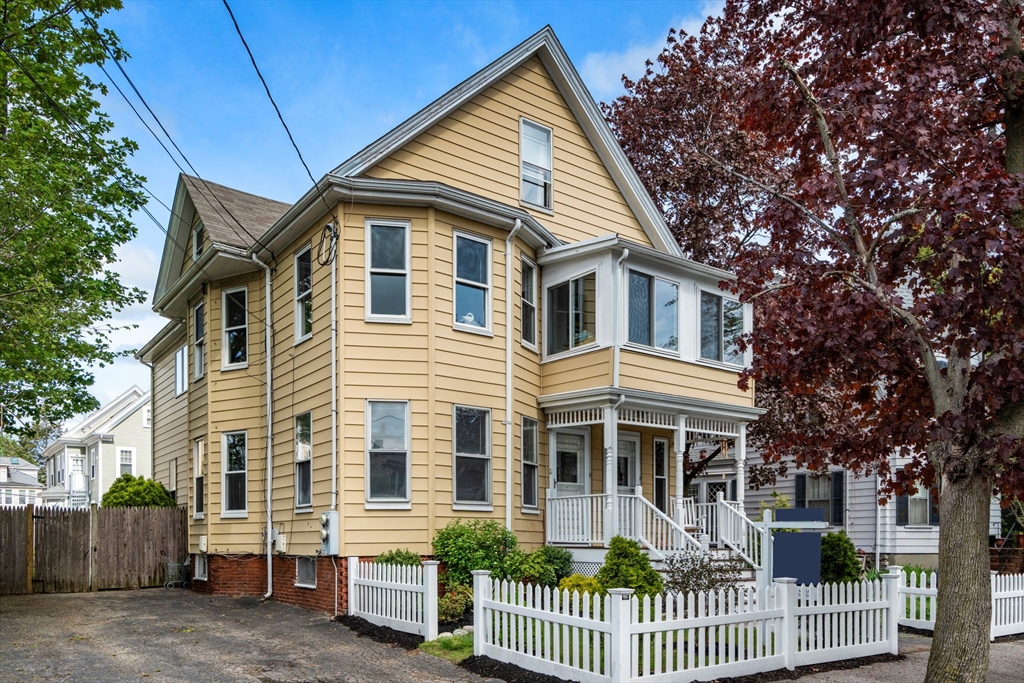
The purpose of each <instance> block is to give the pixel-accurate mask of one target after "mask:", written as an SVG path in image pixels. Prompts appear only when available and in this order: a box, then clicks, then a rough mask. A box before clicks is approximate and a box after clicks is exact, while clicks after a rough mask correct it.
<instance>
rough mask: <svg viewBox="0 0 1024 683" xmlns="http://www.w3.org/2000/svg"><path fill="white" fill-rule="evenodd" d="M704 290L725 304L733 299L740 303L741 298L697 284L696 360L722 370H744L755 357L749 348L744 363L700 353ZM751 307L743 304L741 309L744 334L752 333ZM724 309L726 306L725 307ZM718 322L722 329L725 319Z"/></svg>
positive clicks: (723, 340) (723, 352) (745, 352)
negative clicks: (701, 306)
mask: <svg viewBox="0 0 1024 683" xmlns="http://www.w3.org/2000/svg"><path fill="white" fill-rule="evenodd" d="M702 292H707V293H708V294H714V295H715V296H718V297H721V298H722V301H723V304H724V302H725V301H733V302H736V303H740V300H739V299H737V298H735V297H731V296H726V295H725V293H724V292H723V291H722V290H720V289H715V288H712V287H704V286H703V285H699V284H698V285H697V301H696V304H695V308H696V310H697V324H696V325H695V327H696V338H695V341H694V344H695V346H694V350H695V353H694V360H695V361H696V362H697V363H698V364H700V365H707V366H709V367H713V368H718V369H720V370H730V371H732V372H735V371H736V370H742V369H743V368H745V367H750V364H751V362H752V360H753V359H752V357H751V350H750V349H749V348H748V349H747V350H746V351H744V352H743V363H742V364H736V363H727V362H725V361H721V360H715V359H713V358H704V357H702V356H701V355H700V353H701V351H700V299H701V293H702ZM749 308H750V305H749V304H742V308H741V310H742V311H743V334H749V333H750V319H751V316H750V313H749ZM723 310H724V308H723ZM718 324H719V329H720V330H721V329H722V325H723V324H724V323H723V321H722V320H721V319H719V323H718ZM722 356H723V357H724V356H725V338H724V332H723V338H722Z"/></svg>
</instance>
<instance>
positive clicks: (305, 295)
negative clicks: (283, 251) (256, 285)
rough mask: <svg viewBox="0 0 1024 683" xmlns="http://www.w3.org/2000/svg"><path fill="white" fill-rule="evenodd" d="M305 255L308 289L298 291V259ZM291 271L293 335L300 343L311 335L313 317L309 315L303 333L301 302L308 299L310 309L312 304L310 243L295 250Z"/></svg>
mask: <svg viewBox="0 0 1024 683" xmlns="http://www.w3.org/2000/svg"><path fill="white" fill-rule="evenodd" d="M306 255H308V256H309V289H307V290H304V291H301V292H300V291H299V259H300V258H302V257H303V256H306ZM292 273H294V276H293V277H292V279H293V280H294V281H295V285H294V289H295V330H294V336H295V344H300V343H302V342H304V341H306V340H307V339H311V338H312V337H313V319H312V315H311V316H310V320H309V332H307V333H305V334H303V333H302V322H303V320H304V318H305V316H304V315H303V310H302V309H303V302H304V301H305V300H306V299H309V305H310V308H311V309H312V306H313V246H312V245H311V244H307V245H306V246H304V247H303V248H302V249H299V250H298V251H297V252H295V256H294V258H293V259H292Z"/></svg>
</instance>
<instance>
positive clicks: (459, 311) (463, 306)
mask: <svg viewBox="0 0 1024 683" xmlns="http://www.w3.org/2000/svg"><path fill="white" fill-rule="evenodd" d="M455 320H456V321H458V322H459V323H461V324H463V325H471V326H473V327H487V290H486V289H483V288H480V287H474V286H472V285H465V284H462V283H461V282H459V283H457V284H456V285H455Z"/></svg>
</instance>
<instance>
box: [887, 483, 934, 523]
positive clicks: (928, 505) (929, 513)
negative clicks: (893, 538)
mask: <svg viewBox="0 0 1024 683" xmlns="http://www.w3.org/2000/svg"><path fill="white" fill-rule="evenodd" d="M896 524H897V525H898V526H908V525H909V526H938V525H939V497H938V489H936V488H931V489H928V488H925V487H924V485H922V484H921V483H920V482H918V484H917V491H916V492H915V493H912V494H909V495H908V494H903V495H900V496H897V497H896Z"/></svg>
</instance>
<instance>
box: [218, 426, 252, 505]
mask: <svg viewBox="0 0 1024 683" xmlns="http://www.w3.org/2000/svg"><path fill="white" fill-rule="evenodd" d="M223 449H224V465H223V467H224V482H223V491H222V493H221V514H222V515H224V516H229V517H231V516H233V517H244V516H245V515H246V513H247V507H246V481H247V477H248V470H247V466H248V459H249V457H248V456H249V454H248V441H247V438H246V433H245V432H227V433H225V434H224V444H223Z"/></svg>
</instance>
